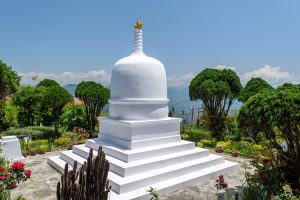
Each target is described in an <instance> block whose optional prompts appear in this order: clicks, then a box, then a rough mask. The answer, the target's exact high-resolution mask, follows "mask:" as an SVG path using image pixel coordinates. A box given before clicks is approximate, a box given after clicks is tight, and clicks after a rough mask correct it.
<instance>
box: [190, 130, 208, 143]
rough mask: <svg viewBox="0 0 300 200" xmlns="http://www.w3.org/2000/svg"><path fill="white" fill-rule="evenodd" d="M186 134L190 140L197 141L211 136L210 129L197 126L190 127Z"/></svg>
mask: <svg viewBox="0 0 300 200" xmlns="http://www.w3.org/2000/svg"><path fill="white" fill-rule="evenodd" d="M185 134H187V135H188V136H189V140H191V141H193V142H196V143H197V142H199V141H200V140H202V139H209V138H211V133H210V131H207V130H205V129H201V128H195V127H188V128H187V130H186V131H185Z"/></svg>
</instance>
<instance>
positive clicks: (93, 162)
mask: <svg viewBox="0 0 300 200" xmlns="http://www.w3.org/2000/svg"><path fill="white" fill-rule="evenodd" d="M108 171H109V162H108V161H107V160H106V159H105V154H104V152H103V151H102V147H101V146H100V147H99V150H98V155H97V156H96V158H93V150H92V149H90V153H89V157H88V159H87V161H86V162H84V164H83V165H82V166H81V167H80V169H79V170H78V171H77V162H76V161H75V162H74V165H73V169H72V170H70V171H69V169H68V164H66V165H65V170H64V174H63V175H62V176H61V182H58V184H57V192H56V196H57V199H58V200H106V199H108V194H109V191H110V188H111V187H110V186H109V182H108V179H107V175H108Z"/></svg>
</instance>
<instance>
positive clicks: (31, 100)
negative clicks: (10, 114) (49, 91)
mask: <svg viewBox="0 0 300 200" xmlns="http://www.w3.org/2000/svg"><path fill="white" fill-rule="evenodd" d="M41 99H42V92H41V88H38V87H37V88H36V87H32V86H24V87H21V89H20V90H19V91H18V92H17V93H16V94H15V95H14V97H13V104H15V105H17V106H19V107H20V108H21V109H22V113H24V117H25V119H26V123H25V125H27V126H28V125H29V126H33V123H34V120H35V116H34V114H35V113H36V112H37V111H38V109H39V104H40V103H41Z"/></svg>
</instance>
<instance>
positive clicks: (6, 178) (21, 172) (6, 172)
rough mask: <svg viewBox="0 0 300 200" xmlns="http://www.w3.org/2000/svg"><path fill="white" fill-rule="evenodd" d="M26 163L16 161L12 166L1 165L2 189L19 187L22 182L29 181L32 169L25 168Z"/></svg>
mask: <svg viewBox="0 0 300 200" xmlns="http://www.w3.org/2000/svg"><path fill="white" fill-rule="evenodd" d="M24 166H25V165H24V163H22V162H14V163H13V164H12V165H11V166H10V167H7V166H1V167H0V190H1V191H2V190H9V189H13V188H15V187H17V184H18V183H20V182H25V181H27V180H28V179H29V178H30V176H31V171H30V170H26V169H25V168H24Z"/></svg>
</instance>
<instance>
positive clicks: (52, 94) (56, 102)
mask: <svg viewBox="0 0 300 200" xmlns="http://www.w3.org/2000/svg"><path fill="white" fill-rule="evenodd" d="M72 100H73V97H72V95H70V94H69V92H68V91H67V90H66V89H64V88H62V87H60V86H52V87H49V88H47V90H46V91H45V93H44V95H43V105H44V106H45V107H48V108H49V109H50V110H51V113H52V117H53V121H54V128H55V133H56V134H57V135H58V128H59V117H60V116H61V114H62V110H63V108H64V106H65V105H66V104H67V103H69V102H71V101H72Z"/></svg>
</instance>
